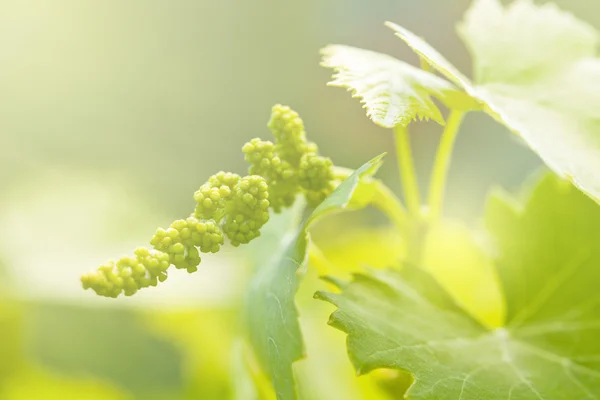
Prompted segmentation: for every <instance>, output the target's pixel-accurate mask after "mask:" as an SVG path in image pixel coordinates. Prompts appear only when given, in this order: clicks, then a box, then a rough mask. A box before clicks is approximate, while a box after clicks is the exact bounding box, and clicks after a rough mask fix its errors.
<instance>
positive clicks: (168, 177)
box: [0, 0, 600, 400]
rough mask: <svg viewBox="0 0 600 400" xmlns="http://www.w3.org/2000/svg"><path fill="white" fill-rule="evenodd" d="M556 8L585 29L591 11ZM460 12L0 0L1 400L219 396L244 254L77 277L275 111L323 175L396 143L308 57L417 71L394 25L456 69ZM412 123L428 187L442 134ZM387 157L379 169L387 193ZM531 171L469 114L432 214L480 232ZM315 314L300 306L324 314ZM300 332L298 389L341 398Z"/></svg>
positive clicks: (394, 0) (238, 164) (344, 0)
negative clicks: (333, 53) (104, 279)
mask: <svg viewBox="0 0 600 400" xmlns="http://www.w3.org/2000/svg"><path fill="white" fill-rule="evenodd" d="M558 3H559V4H560V5H561V6H562V7H564V8H567V9H569V10H571V11H573V12H574V13H575V14H576V15H578V16H579V17H581V18H583V19H586V20H588V21H589V22H591V23H593V24H594V25H595V26H600V3H597V2H595V1H590V0H562V1H558ZM467 5H468V1H467V0H362V1H359V0H308V1H288V0H279V1H275V0H257V1H245V0H230V1H226V0H213V1H204V0H195V1H193V0H173V1H164V0H163V1H158V0H103V1H91V0H87V1H86V0H47V1H39V0H36V1H34V0H13V1H9V0H0V151H1V156H0V183H1V193H2V195H1V196H0V239H1V240H0V260H1V264H0V265H1V266H2V268H0V271H1V272H2V277H1V280H0V343H2V344H0V399H2V400H5V399H6V400H21V399H28V400H29V399H40V400H45V399H84V400H85V399H128V398H136V399H175V400H177V399H194V398H199V399H221V398H228V397H229V396H231V392H230V389H229V388H230V383H231V382H230V381H232V380H233V379H232V377H234V376H235V375H236V374H232V373H231V372H230V371H231V368H233V367H232V363H231V362H230V360H232V359H233V358H234V357H233V356H232V351H231V348H232V347H231V344H232V342H233V340H234V338H235V337H236V336H237V335H238V333H239V327H238V318H237V316H236V315H235V310H234V309H235V306H236V304H238V302H239V299H240V298H241V297H242V296H243V290H244V284H245V282H246V277H247V274H248V267H247V266H246V264H247V263H244V255H243V253H241V252H235V251H231V249H225V250H224V253H225V257H211V256H208V257H206V260H205V262H204V263H203V264H202V267H201V270H200V272H198V273H196V274H194V275H193V276H187V275H186V274H185V273H179V274H174V276H172V277H170V279H169V281H168V282H167V283H166V284H165V285H163V286H162V287H161V288H159V289H155V290H148V291H147V292H146V293H140V294H139V295H136V298H135V299H119V300H116V301H115V300H104V299H97V298H95V297H94V296H93V295H92V293H89V292H84V291H82V290H81V289H80V287H79V281H78V276H79V275H80V274H81V273H83V272H85V271H87V270H89V269H91V268H94V267H95V266H96V265H97V264H98V263H100V262H102V261H104V260H105V259H108V258H111V257H115V256H119V255H120V254H122V253H124V252H127V251H129V249H131V248H132V247H134V246H136V245H137V244H143V243H145V242H146V241H147V239H148V238H149V237H150V235H151V234H152V232H153V230H154V228H155V227H156V226H159V225H163V226H164V225H166V224H168V223H169V222H170V221H171V220H173V219H175V218H178V217H181V216H185V215H186V214H188V213H189V211H190V210H191V208H192V206H193V201H192V199H191V195H192V193H193V191H194V190H195V189H196V188H197V187H198V186H199V185H200V184H201V183H202V182H203V181H204V180H205V179H206V178H207V177H208V176H209V175H210V174H212V173H214V172H216V171H218V170H220V169H225V170H231V171H234V172H238V173H241V172H243V171H244V169H245V166H244V164H243V159H242V156H241V153H240V148H241V146H242V144H243V143H244V142H245V141H246V140H248V139H250V138H252V137H255V136H262V137H264V138H268V137H269V133H268V131H267V129H266V127H265V124H266V121H267V119H268V117H269V111H270V107H271V105H272V104H275V103H284V104H289V105H290V106H292V107H293V108H295V109H296V110H297V111H298V112H300V114H301V115H302V117H303V119H304V121H305V123H306V126H307V130H308V134H309V135H310V137H311V139H313V140H315V141H317V142H318V143H319V145H320V148H321V151H322V152H323V153H324V154H326V155H329V156H331V157H332V158H333V160H334V161H335V162H336V164H339V165H343V166H347V167H356V166H358V165H360V164H361V163H362V162H364V161H366V160H368V159H370V158H371V157H373V156H375V155H377V154H379V153H381V152H383V151H389V152H392V151H393V143H392V136H391V135H390V132H387V131H385V130H383V129H381V128H377V127H376V126H374V125H373V124H372V123H371V122H370V121H369V120H368V119H367V118H366V117H365V115H364V112H363V111H362V110H361V108H360V105H359V103H358V102H357V101H356V100H354V99H351V98H350V96H349V95H348V94H347V93H345V92H344V91H343V90H341V89H334V88H328V87H326V86H325V83H326V82H327V80H328V77H329V74H330V71H327V70H324V69H323V68H321V67H319V65H318V64H319V53H318V50H319V49H320V48H321V47H323V46H325V45H327V44H329V43H342V44H349V45H354V46H359V47H365V48H369V49H372V50H377V51H382V52H386V53H389V54H392V55H395V56H397V57H399V58H402V59H404V60H407V61H409V62H412V63H415V62H416V57H415V56H414V55H413V54H412V53H411V52H410V51H409V50H408V49H407V48H406V46H405V45H404V44H403V43H402V42H401V41H400V40H398V39H397V38H395V37H394V36H393V34H392V33H391V32H390V31H389V30H388V29H387V28H385V27H384V26H383V22H384V21H386V20H391V21H394V22H396V23H399V24H401V25H403V26H405V27H407V28H409V29H411V30H413V31H414V32H416V33H418V34H419V35H422V36H424V37H425V38H426V39H427V40H428V41H429V42H430V43H431V44H432V45H434V46H435V47H436V48H438V49H439V50H440V51H441V52H442V53H443V54H445V55H446V56H447V58H448V59H449V60H450V61H452V62H453V63H455V65H457V66H458V67H459V68H460V69H461V70H463V71H466V72H467V73H468V72H469V71H470V59H469V56H468V54H467V52H466V50H465V48H464V46H463V45H462V44H461V42H460V41H459V39H458V38H457V36H456V35H455V33H454V24H455V22H456V21H457V20H458V19H459V18H460V16H461V15H462V13H463V12H464V10H465V9H466V7H467ZM411 129H412V138H413V143H414V146H415V154H416V162H417V169H418V173H419V175H420V176H421V177H422V178H426V177H427V175H428V173H429V170H430V164H431V160H432V157H433V154H434V150H435V146H436V143H437V140H438V137H439V132H440V128H439V127H438V126H435V125H434V124H416V125H415V126H413V127H411ZM388 161H389V162H388V164H386V165H385V166H384V168H383V169H382V171H381V174H380V176H381V177H382V178H383V179H384V180H386V182H388V184H389V185H390V186H391V187H392V188H394V189H395V190H398V189H399V184H398V179H397V177H396V169H395V165H394V164H393V162H391V161H392V158H389V160H388ZM540 165H541V164H540V162H539V160H538V159H537V157H536V156H535V155H534V154H532V153H531V152H530V151H529V150H528V149H527V148H526V147H525V146H523V145H521V144H520V143H519V142H518V140H517V139H516V138H514V137H512V136H511V135H510V134H509V133H508V132H507V131H506V129H504V128H502V127H500V126H498V125H497V124H495V123H494V122H493V121H491V119H490V118H488V117H486V116H483V115H471V116H469V117H468V118H467V120H466V122H465V125H464V129H463V131H462V133H461V135H460V137H459V139H458V143H457V149H456V152H455V155H454V160H453V165H452V169H451V171H450V177H449V189H448V192H447V202H446V214H447V215H449V216H452V217H456V218H460V219H463V220H464V221H466V222H467V223H468V224H471V225H474V226H476V224H477V221H478V220H479V216H480V213H481V210H482V208H483V204H484V197H485V193H486V192H487V190H488V189H489V188H490V187H491V186H493V185H496V184H499V185H502V186H504V187H506V188H508V189H515V188H516V187H518V185H519V184H520V183H521V182H523V181H524V180H525V179H526V177H527V176H528V174H530V173H531V172H532V171H534V170H536V169H537V168H538V167H539V166H540ZM426 184H427V180H426V179H422V180H421V186H422V187H423V189H425V187H426ZM317 308H318V307H317ZM198 309H199V310H201V311H196V310H198ZM157 310H160V314H158V311H157ZM190 310H191V311H190ZM329 311H330V308H328V307H326V306H324V308H320V309H318V310H316V311H314V313H316V314H319V313H320V314H319V315H320V316H319V318H321V319H322V322H325V320H326V317H327V313H328V312H329ZM311 312H312V311H311ZM311 312H308V315H309V316H310V315H312V314H311ZM146 314H148V315H150V316H148V315H146ZM309 319H310V318H309ZM315 321H318V319H314V320H310V321H308V320H307V322H306V325H305V329H306V330H307V333H306V335H307V340H308V341H309V346H308V347H309V360H308V361H307V362H306V363H309V362H310V363H312V364H310V365H311V367H310V368H304V369H303V370H302V371H300V372H299V376H301V377H303V379H304V380H305V381H307V382H311V383H310V384H309V385H307V387H310V388H311V389H310V390H306V391H305V392H304V395H305V398H307V399H308V398H310V399H313V398H314V399H318V398H326V399H336V397H335V396H336V393H337V392H336V390H337V387H336V385H338V381H336V380H335V379H334V377H335V376H337V375H340V374H341V375H344V374H347V376H351V373H350V372H349V371H348V370H347V369H348V368H349V367H348V366H347V365H346V363H345V356H344V354H343V351H344V350H343V344H342V342H341V339H342V336H341V334H338V333H335V332H333V331H332V332H329V331H330V330H331V329H330V328H326V327H324V324H321V325H323V327H324V328H323V329H324V331H323V332H324V333H323V334H322V335H325V336H321V334H320V333H317V334H315V333H314V331H311V330H310V329H309V327H310V326H312V325H314V324H315ZM321 325H318V326H319V327H321ZM315 329H316V328H315ZM329 336H332V337H333V339H332V340H333V342H332V343H335V346H333V344H332V346H333V347H335V350H331V351H332V352H333V354H335V355H336V356H335V357H337V358H335V357H332V360H334V361H335V360H337V361H335V362H330V363H329V364H328V363H324V362H321V363H320V362H315V361H314V358H313V359H311V358H310V349H311V348H313V349H315V350H314V351H313V353H315V354H318V353H319V352H321V353H323V352H325V351H326V350H323V348H325V349H327V348H329V347H328V345H327V343H329V342H327V341H326V340H329V339H324V337H329ZM311 337H312V339H311ZM317 361H318V360H317ZM330 361H331V360H330ZM338 361H339V362H338ZM319 368H321V369H320V370H319ZM307 371H310V372H307ZM340 371H341V372H340ZM330 376H331V377H332V378H331V379H324V378H323V377H330ZM344 376H346V375H344ZM365 390H366V391H368V390H370V389H368V388H367V389H365ZM369 393H370V392H369ZM337 396H341V397H337V398H339V399H346V398H348V397H347V396H350V395H349V394H347V395H346V394H344V395H341V394H340V393H337ZM354 396H358V397H357V398H360V395H358V394H354Z"/></svg>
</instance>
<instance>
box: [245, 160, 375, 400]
mask: <svg viewBox="0 0 600 400" xmlns="http://www.w3.org/2000/svg"><path fill="white" fill-rule="evenodd" d="M382 158H383V155H380V156H379V157H376V158H374V159H373V160H371V161H369V162H368V163H366V164H364V165H363V166H361V167H360V168H359V169H357V170H356V171H355V172H354V173H352V175H350V176H349V177H348V178H347V179H346V180H345V181H344V182H342V183H341V184H340V185H339V186H338V187H337V188H336V190H335V191H334V192H333V193H332V194H331V195H330V196H329V197H328V198H326V199H325V200H324V201H323V202H322V203H321V204H320V205H319V206H318V207H317V208H316V209H315V210H314V211H313V212H312V213H311V215H310V216H309V217H308V218H307V219H306V220H305V221H304V222H303V223H302V224H301V225H300V226H299V227H297V228H296V229H295V230H294V231H293V232H288V233H287V234H285V235H283V237H281V238H280V240H281V245H280V246H279V248H280V249H281V250H280V252H279V253H278V254H275V255H273V256H272V257H271V260H270V261H269V262H265V263H264V264H263V265H262V266H261V268H260V269H259V270H258V272H257V273H256V275H255V276H254V277H253V279H252V281H251V283H250V288H249V292H248V297H247V301H246V319H247V326H248V333H249V340H250V343H251V344H252V347H253V349H254V352H255V354H256V356H257V358H258V360H259V362H260V363H261V365H262V367H263V369H264V370H265V371H266V373H267V374H268V375H269V376H270V378H271V380H272V382H273V386H274V388H275V392H276V395H277V398H278V399H286V400H287V399H294V398H296V391H295V384H294V377H293V373H292V363H293V362H294V361H297V360H299V359H300V358H302V357H303V356H304V346H303V343H302V333H301V331H300V326H299V324H298V313H297V310H296V305H295V304H294V297H295V294H296V291H297V289H298V284H299V278H300V276H301V275H302V274H303V273H304V271H303V268H304V266H305V264H306V258H307V248H308V244H309V242H310V236H309V234H308V229H309V227H310V226H311V225H312V224H313V223H314V222H316V221H317V220H318V219H320V218H322V217H323V216H325V215H327V214H330V213H332V212H336V211H340V210H343V209H354V208H355V207H361V206H364V205H365V204H367V203H368V201H367V200H368V199H366V198H364V196H369V195H372V191H369V190H366V191H360V195H361V198H356V197H355V195H356V194H359V193H358V192H357V189H358V188H359V187H360V186H361V185H360V184H361V179H362V178H364V177H369V176H371V175H373V174H374V173H375V172H376V171H377V169H378V168H379V166H380V164H381V160H382Z"/></svg>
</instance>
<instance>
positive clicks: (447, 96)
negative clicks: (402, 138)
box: [321, 45, 468, 128]
mask: <svg viewBox="0 0 600 400" xmlns="http://www.w3.org/2000/svg"><path fill="white" fill-rule="evenodd" d="M321 54H322V55H323V61H322V65H323V66H324V67H327V68H332V69H333V70H334V75H333V80H332V81H331V82H329V85H330V86H337V87H343V88H347V89H348V90H349V91H351V92H352V93H353V96H354V97H358V98H360V99H361V102H362V103H363V104H364V107H365V108H366V110H367V116H368V117H369V118H371V120H373V122H375V123H376V124H377V125H379V126H382V127H384V128H393V127H395V126H396V125H400V126H406V125H408V124H409V123H410V122H411V121H412V120H429V119H431V120H433V121H436V122H437V123H439V124H444V118H443V116H442V113H441V112H440V110H439V109H438V107H437V106H436V105H435V103H434V102H433V100H432V97H435V98H437V99H439V100H440V101H442V102H444V103H457V102H463V101H465V99H467V100H468V96H466V95H465V94H464V93H462V92H461V91H460V90H458V89H457V88H456V87H455V86H454V85H452V84H451V83H450V82H448V81H446V80H444V79H442V78H439V77H437V76H436V75H434V74H431V73H429V72H426V71H423V70H420V69H418V68H415V67H413V66H412V65H409V64H407V63H405V62H402V61H400V60H398V59H395V58H393V57H391V56H388V55H385V54H381V53H376V52H373V51H369V50H363V49H358V48H355V47H350V46H342V45H330V46H327V47H325V48H324V49H323V50H322V51H321Z"/></svg>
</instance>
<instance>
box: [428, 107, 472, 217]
mask: <svg viewBox="0 0 600 400" xmlns="http://www.w3.org/2000/svg"><path fill="white" fill-rule="evenodd" d="M464 116H465V112H464V111H459V110H452V111H451V112H450V116H449V117H448V121H447V123H446V127H445V129H444V132H443V133H442V138H441V140H440V145H439V147H438V151H437V155H436V159H435V164H434V166H433V172H432V174H431V182H430V186H429V198H428V205H429V217H430V219H431V221H435V220H437V219H439V218H440V216H441V214H442V204H443V202H444V190H445V186H446V180H447V177H448V169H449V166H450V159H451V157H452V149H453V148H454V143H455V141H456V136H457V134H458V128H459V127H460V124H461V123H462V120H463V118H464Z"/></svg>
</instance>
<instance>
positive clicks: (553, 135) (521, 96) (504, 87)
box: [387, 0, 600, 201]
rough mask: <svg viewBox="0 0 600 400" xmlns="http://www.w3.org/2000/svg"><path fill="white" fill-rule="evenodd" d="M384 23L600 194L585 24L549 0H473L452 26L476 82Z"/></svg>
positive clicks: (593, 82)
mask: <svg viewBox="0 0 600 400" xmlns="http://www.w3.org/2000/svg"><path fill="white" fill-rule="evenodd" d="M387 25H388V26H389V27H391V28H392V29H393V30H395V31H396V34H397V36H399V37H400V38H401V39H402V40H404V41H405V42H406V43H407V44H408V45H409V46H410V47H411V48H413V50H415V51H416V52H417V53H418V54H419V55H420V56H421V57H422V58H423V59H425V60H426V61H427V62H428V63H429V64H431V65H432V66H433V67H434V68H436V69H437V70H438V71H439V72H441V73H442V74H443V75H445V76H446V77H447V78H449V79H450V80H451V81H453V82H454V83H455V84H457V85H458V86H459V87H462V88H463V89H465V91H466V92H467V93H469V94H470V95H471V96H473V97H474V98H475V99H477V100H479V101H480V102H482V103H483V104H485V106H486V107H485V109H486V111H487V112H488V113H489V114H490V115H491V116H493V117H494V118H495V119H497V120H498V121H499V122H500V123H502V124H504V125H506V126H507V127H508V128H509V129H511V130H512V131H514V132H515V133H517V134H518V135H520V136H521V137H522V138H523V139H524V140H525V141H526V142H527V143H528V144H529V146H530V147H531V148H532V149H533V150H534V151H535V152H537V153H538V154H539V156H540V157H541V158H542V159H543V160H544V162H545V163H546V164H547V165H548V166H549V167H550V168H552V169H553V170H554V171H555V172H556V173H558V174H560V175H562V176H564V177H567V178H569V179H570V180H572V181H573V182H574V183H575V185H576V186H577V187H579V188H580V189H581V190H582V191H584V192H585V193H587V194H588V195H590V196H591V197H592V198H594V199H596V200H597V201H600V175H598V174H597V171H598V170H599V169H600V86H599V85H598V83H597V82H600V58H597V49H598V40H599V35H598V32H597V31H595V30H594V29H593V28H592V27H591V26H590V25H588V24H586V23H585V22H583V21H580V20H578V19H576V18H575V17H573V16H572V15H571V14H569V13H566V12H563V11H561V10H559V9H558V8H557V7H556V6H554V5H552V4H545V5H535V4H534V3H533V2H532V1H530V0H516V1H514V2H513V3H511V4H510V5H509V6H507V7H503V6H502V4H501V3H500V1H499V0H475V1H474V3H473V5H472V6H471V8H470V9H469V10H468V11H467V13H466V16H465V19H464V21H463V22H462V23H461V24H460V25H459V28H458V30H459V34H460V36H461V37H462V39H463V41H464V42H465V43H466V45H467V47H468V48H469V50H470V51H471V54H472V56H473V61H474V83H472V82H471V81H470V80H469V79H468V78H466V77H465V76H464V75H462V74H461V73H460V72H459V71H458V70H457V69H456V68H455V67H454V66H453V65H452V64H451V63H450V62H449V61H448V60H446V59H445V58H444V57H443V56H442V55H440V54H439V53H438V52H437V51H436V50H435V49H433V48H432V47H431V46H429V45H428V44H427V43H425V42H424V41H423V40H422V39H420V38H418V37H417V36H415V35H414V34H412V33H411V32H409V31H407V30H406V29H404V28H402V27H400V26H398V25H395V24H392V23H387Z"/></svg>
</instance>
